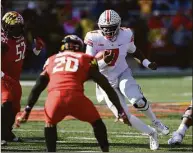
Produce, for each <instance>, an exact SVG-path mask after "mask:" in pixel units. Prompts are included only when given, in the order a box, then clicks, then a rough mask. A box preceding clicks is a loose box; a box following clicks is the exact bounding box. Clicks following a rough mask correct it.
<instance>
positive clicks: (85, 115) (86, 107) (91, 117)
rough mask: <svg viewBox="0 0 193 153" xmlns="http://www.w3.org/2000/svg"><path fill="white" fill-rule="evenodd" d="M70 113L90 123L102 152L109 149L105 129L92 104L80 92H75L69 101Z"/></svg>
mask: <svg viewBox="0 0 193 153" xmlns="http://www.w3.org/2000/svg"><path fill="white" fill-rule="evenodd" d="M69 111H70V115H72V116H74V117H76V118H77V119H79V120H81V121H84V122H88V123H90V124H91V125H92V127H93V130H94V134H95V137H96V139H97V141H98V143H99V145H100V148H101V150H102V151H103V152H108V151H109V143H108V140H107V130H106V127H105V125H104V123H103V122H102V120H101V118H100V115H99V113H98V111H97V110H96V107H95V106H94V104H93V103H92V102H91V101H90V100H89V99H88V98H87V97H86V96H84V95H83V94H82V93H76V97H73V98H72V101H71V102H70V103H69Z"/></svg>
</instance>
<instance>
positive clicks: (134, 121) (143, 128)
mask: <svg viewBox="0 0 193 153" xmlns="http://www.w3.org/2000/svg"><path fill="white" fill-rule="evenodd" d="M129 121H130V123H131V125H132V127H134V128H135V129H137V130H138V131H140V132H142V133H146V134H148V135H149V134H151V133H152V132H154V131H153V130H152V128H151V127H149V126H147V125H146V124H145V123H143V122H142V121H141V120H140V119H138V118H137V117H135V116H134V115H131V116H130V120H129Z"/></svg>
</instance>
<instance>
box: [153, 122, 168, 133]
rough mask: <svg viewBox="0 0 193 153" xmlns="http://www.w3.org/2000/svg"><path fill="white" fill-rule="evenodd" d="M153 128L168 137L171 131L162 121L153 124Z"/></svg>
mask: <svg viewBox="0 0 193 153" xmlns="http://www.w3.org/2000/svg"><path fill="white" fill-rule="evenodd" d="M153 126H154V127H155V128H156V130H157V131H158V132H161V133H162V134H163V135H168V134H169V133H170V130H169V128H168V127H167V126H165V125H164V124H163V123H162V122H161V121H159V120H157V121H155V122H153Z"/></svg>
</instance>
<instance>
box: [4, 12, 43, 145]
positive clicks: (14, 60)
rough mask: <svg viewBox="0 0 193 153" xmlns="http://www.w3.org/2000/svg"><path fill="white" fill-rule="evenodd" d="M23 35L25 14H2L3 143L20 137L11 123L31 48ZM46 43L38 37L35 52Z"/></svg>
mask: <svg viewBox="0 0 193 153" xmlns="http://www.w3.org/2000/svg"><path fill="white" fill-rule="evenodd" d="M24 35H25V31H24V20H23V17H22V16H21V15H20V14H19V13H17V12H15V11H10V12H7V13H6V14H5V15H4V16H3V18H2V29H1V56H2V60H1V89H2V90H1V98H2V99H1V123H2V124H1V140H2V141H1V145H6V144H7V141H15V142H16V141H20V139H18V138H17V137H16V136H15V135H14V134H13V132H12V126H13V124H14V121H15V116H16V114H17V113H18V112H19V111H20V99H21V94H22V89H21V85H20V83H19V79H20V74H21V71H22V65H23V61H24V58H25V56H26V52H27V51H28V50H27V49H26V48H27V47H26V45H27V44H26V39H25V36H24ZM43 46H44V43H43V42H42V40H41V39H40V38H38V39H36V42H35V48H34V49H33V52H34V53H35V54H36V55H38V54H39V53H40V51H41V48H43ZM31 50H32V49H31Z"/></svg>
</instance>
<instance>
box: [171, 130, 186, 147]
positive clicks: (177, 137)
mask: <svg viewBox="0 0 193 153" xmlns="http://www.w3.org/2000/svg"><path fill="white" fill-rule="evenodd" d="M183 138H184V136H183V135H182V134H181V133H179V132H176V131H175V132H174V133H173V134H172V137H171V138H170V139H169V140H168V144H169V145H180V144H181V143H182V140H183Z"/></svg>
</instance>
